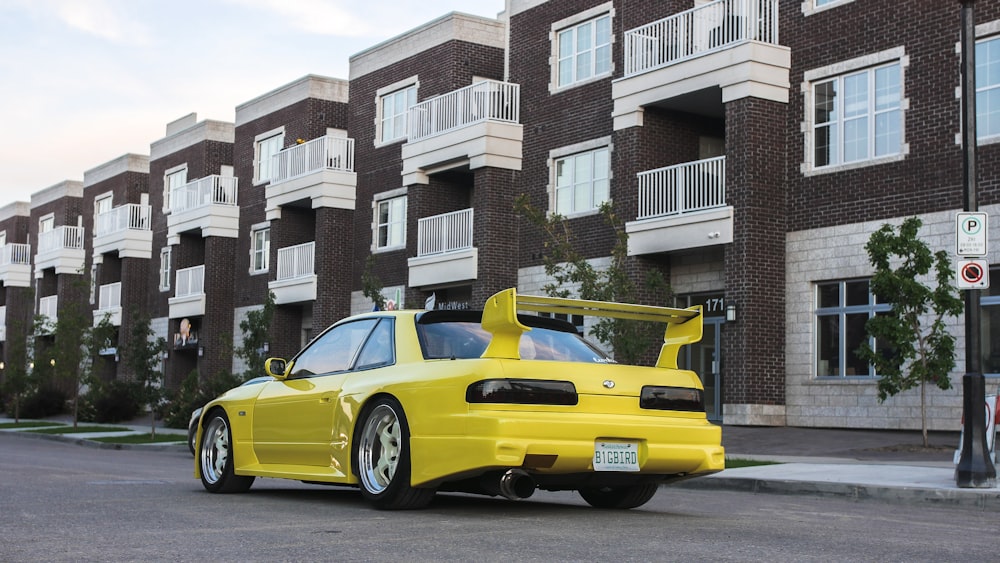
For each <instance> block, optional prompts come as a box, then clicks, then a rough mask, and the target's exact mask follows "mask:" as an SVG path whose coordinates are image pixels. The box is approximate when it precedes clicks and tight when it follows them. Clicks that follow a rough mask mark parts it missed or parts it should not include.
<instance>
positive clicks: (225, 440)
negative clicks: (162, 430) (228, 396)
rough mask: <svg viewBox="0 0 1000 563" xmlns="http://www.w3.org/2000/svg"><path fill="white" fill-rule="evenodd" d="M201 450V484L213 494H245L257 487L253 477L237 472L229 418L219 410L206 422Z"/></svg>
mask: <svg viewBox="0 0 1000 563" xmlns="http://www.w3.org/2000/svg"><path fill="white" fill-rule="evenodd" d="M206 420H208V422H207V423H206V424H205V430H204V432H202V434H201V444H199V447H198V455H199V461H200V462H201V471H200V472H199V473H201V484H202V486H204V487H205V489H206V490H207V491H209V492H211V493H242V492H245V491H246V490H247V489H249V488H250V485H252V484H253V480H254V478H253V477H247V476H244V475H236V474H235V473H233V465H234V460H233V452H232V443H233V432H232V430H231V429H230V428H229V417H227V416H226V412H225V411H223V410H222V409H216V410H214V411H212V413H211V414H210V415H209V416H208V418H207V419H206Z"/></svg>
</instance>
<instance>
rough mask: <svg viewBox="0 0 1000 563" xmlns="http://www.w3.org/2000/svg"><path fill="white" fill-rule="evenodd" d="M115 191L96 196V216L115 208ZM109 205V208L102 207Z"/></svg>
mask: <svg viewBox="0 0 1000 563" xmlns="http://www.w3.org/2000/svg"><path fill="white" fill-rule="evenodd" d="M113 198H114V192H105V193H103V194H101V195H99V196H97V197H95V198H94V217H95V218H96V217H98V216H99V215H100V214H101V213H106V212H108V211H111V210H112V209H114V203H113V202H114V199H113ZM104 205H107V209H101V207H102V206H104Z"/></svg>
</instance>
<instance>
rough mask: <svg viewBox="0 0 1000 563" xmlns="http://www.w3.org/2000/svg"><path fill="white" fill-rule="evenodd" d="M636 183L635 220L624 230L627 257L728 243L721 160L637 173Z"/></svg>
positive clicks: (730, 236) (729, 210) (727, 209)
mask: <svg viewBox="0 0 1000 563" xmlns="http://www.w3.org/2000/svg"><path fill="white" fill-rule="evenodd" d="M638 179H639V209H638V213H637V215H636V220H635V221H630V222H628V223H626V224H625V232H626V233H628V253H629V255H630V256H635V255H638V254H655V253H658V252H671V251H676V250H684V249H689V248H699V247H703V246H714V245H717V244H727V243H731V242H733V208H732V207H731V206H727V205H726V157H724V156H720V157H716V158H709V159H705V160H699V161H696V162H688V163H684V164H678V165H675V166H667V167H665V168H658V169H656V170H649V171H646V172H640V173H639V174H638Z"/></svg>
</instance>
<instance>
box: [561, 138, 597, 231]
mask: <svg viewBox="0 0 1000 563" xmlns="http://www.w3.org/2000/svg"><path fill="white" fill-rule="evenodd" d="M553 167H554V176H555V178H554V182H553V184H554V185H555V212H556V213H558V214H560V215H563V216H567V215H573V214H576V213H585V212H587V211H593V210H594V209H597V208H598V207H599V206H600V205H601V204H602V203H604V202H605V201H607V200H608V197H609V195H610V193H609V178H610V175H611V161H610V149H609V148H608V147H603V148H600V149H596V150H592V151H587V152H582V153H579V154H574V155H570V156H566V157H563V158H557V159H556V160H555V161H554V162H553Z"/></svg>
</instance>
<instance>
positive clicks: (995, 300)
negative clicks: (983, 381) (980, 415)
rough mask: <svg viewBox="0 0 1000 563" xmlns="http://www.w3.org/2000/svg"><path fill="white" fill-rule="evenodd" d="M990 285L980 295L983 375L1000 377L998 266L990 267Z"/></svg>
mask: <svg viewBox="0 0 1000 563" xmlns="http://www.w3.org/2000/svg"><path fill="white" fill-rule="evenodd" d="M990 277H991V278H992V280H993V281H992V283H991V284H990V288H989V289H986V290H983V293H982V294H981V295H980V302H979V304H980V307H982V311H981V313H980V326H981V327H982V329H981V330H982V332H981V333H980V335H979V338H980V342H981V345H982V353H983V355H982V364H983V366H982V367H983V373H986V374H989V375H994V376H997V377H1000V266H992V267H990Z"/></svg>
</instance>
